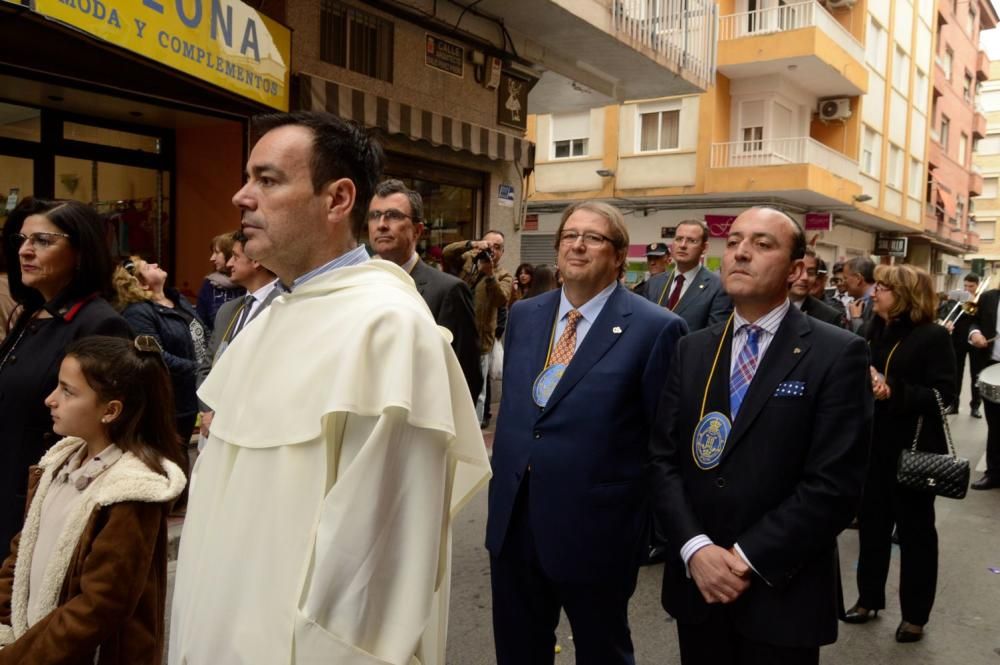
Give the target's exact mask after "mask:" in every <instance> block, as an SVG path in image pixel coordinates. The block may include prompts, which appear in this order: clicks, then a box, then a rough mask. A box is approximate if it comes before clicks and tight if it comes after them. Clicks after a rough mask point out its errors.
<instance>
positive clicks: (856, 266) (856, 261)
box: [844, 256, 875, 284]
mask: <svg viewBox="0 0 1000 665" xmlns="http://www.w3.org/2000/svg"><path fill="white" fill-rule="evenodd" d="M844 267H845V268H850V269H851V272H856V273H858V274H859V275H861V279H863V280H865V284H874V283H875V262H874V261H872V260H871V259H869V258H868V257H867V256H855V257H854V258H851V259H848V261H847V263H845V264H844Z"/></svg>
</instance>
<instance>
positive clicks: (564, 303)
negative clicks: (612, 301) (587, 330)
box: [556, 280, 618, 323]
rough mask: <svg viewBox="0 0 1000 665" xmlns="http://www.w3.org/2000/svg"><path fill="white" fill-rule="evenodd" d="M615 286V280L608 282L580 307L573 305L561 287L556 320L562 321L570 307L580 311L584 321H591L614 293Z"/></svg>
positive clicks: (616, 282)
mask: <svg viewBox="0 0 1000 665" xmlns="http://www.w3.org/2000/svg"><path fill="white" fill-rule="evenodd" d="M616 286H618V281H617V280H615V281H614V282H611V283H610V284H608V285H607V286H606V287H604V289H602V290H601V292H600V293H598V294H597V295H596V296H594V297H593V298H591V299H590V300H588V301H587V302H585V303H583V305H581V306H580V307H573V303H571V302H570V301H569V299H568V298H566V289H565V287H563V288H562V289H560V291H559V318H557V319H556V320H557V321H562V320H563V319H564V318H565V317H566V315H567V314H568V313H569V311H570V310H571V309H575V310H576V311H578V312H580V315H581V316H582V317H583V318H584V320H585V321H587V323H593V322H594V320H595V319H596V318H597V315H598V314H600V313H601V310H602V309H604V303H606V302H607V301H608V298H610V297H611V294H612V293H614V290H615V287H616Z"/></svg>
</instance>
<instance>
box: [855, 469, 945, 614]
mask: <svg viewBox="0 0 1000 665" xmlns="http://www.w3.org/2000/svg"><path fill="white" fill-rule="evenodd" d="M876 464H878V466H879V467H882V468H881V469H878V471H880V472H881V473H879V474H878V475H877V476H876V474H875V473H871V472H869V475H868V479H869V482H868V483H867V484H866V485H865V491H864V496H863V497H862V499H861V513H860V515H859V516H858V522H859V529H858V538H859V540H860V554H859V558H858V592H859V593H860V596H859V597H858V604H859V605H861V606H862V607H864V608H865V609H869V610H880V609H882V608H884V607H885V583H886V580H887V579H888V577H889V559H890V556H891V553H892V540H891V539H892V527H893V524H895V525H896V526H897V531H898V534H899V558H900V562H899V563H900V565H899V604H900V608H901V609H902V614H903V620H904V621H909V622H910V623H913V624H916V625H918V626H923V625H924V624H926V623H927V619H928V618H929V617H930V613H931V607H932V606H933V605H934V594H935V591H936V589H937V571H938V538H937V529H936V528H935V526H934V498H935V497H934V495H933V494H929V493H923V492H914V491H912V490H907V489H903V488H900V487H899V486H898V485H897V484H896V479H895V467H892V468H888V466H889V462H888V461H885V462H877V461H876V460H875V459H874V458H873V459H872V465H873V468H872V471H876V469H875V465H876Z"/></svg>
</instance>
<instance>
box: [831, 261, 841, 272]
mask: <svg viewBox="0 0 1000 665" xmlns="http://www.w3.org/2000/svg"><path fill="white" fill-rule="evenodd" d="M831 272H832V273H833V274H834V275H836V274H837V273H838V272H844V262H843V261H837V262H836V263H834V264H833V270H832V271H831Z"/></svg>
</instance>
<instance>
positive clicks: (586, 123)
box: [552, 111, 590, 159]
mask: <svg viewBox="0 0 1000 665" xmlns="http://www.w3.org/2000/svg"><path fill="white" fill-rule="evenodd" d="M589 135H590V111H583V112H581V113H562V114H559V115H553V116H552V157H553V158H554V159H565V158H566V157H585V156H586V155H587V154H588V153H587V137H588V136H589Z"/></svg>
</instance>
